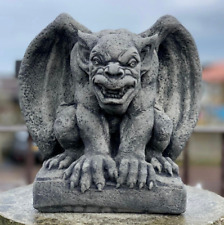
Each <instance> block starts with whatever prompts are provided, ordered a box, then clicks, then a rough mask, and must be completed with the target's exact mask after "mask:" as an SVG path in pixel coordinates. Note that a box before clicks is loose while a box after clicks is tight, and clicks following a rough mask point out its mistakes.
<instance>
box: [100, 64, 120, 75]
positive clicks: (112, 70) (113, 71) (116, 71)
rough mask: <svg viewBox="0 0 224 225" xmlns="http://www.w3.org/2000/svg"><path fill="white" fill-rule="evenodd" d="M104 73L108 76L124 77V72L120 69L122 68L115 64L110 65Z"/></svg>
mask: <svg viewBox="0 0 224 225" xmlns="http://www.w3.org/2000/svg"><path fill="white" fill-rule="evenodd" d="M104 73H105V74H106V75H107V76H122V75H124V70H123V69H122V68H120V66H119V65H117V64H116V63H113V64H109V65H108V66H107V67H106V68H105V70H104Z"/></svg>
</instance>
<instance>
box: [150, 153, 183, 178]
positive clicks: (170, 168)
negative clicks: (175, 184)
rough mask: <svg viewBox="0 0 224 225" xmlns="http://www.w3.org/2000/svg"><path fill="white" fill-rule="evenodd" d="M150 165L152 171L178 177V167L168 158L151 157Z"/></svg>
mask: <svg viewBox="0 0 224 225" xmlns="http://www.w3.org/2000/svg"><path fill="white" fill-rule="evenodd" d="M151 164H152V165H153V167H154V169H155V170H156V171H157V172H158V173H161V172H162V171H163V172H164V173H166V174H168V175H170V176H173V175H174V174H175V175H179V167H178V165H177V164H176V163H175V162H173V161H172V159H171V158H169V157H163V156H156V157H152V159H151Z"/></svg>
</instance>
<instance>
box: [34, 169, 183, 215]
mask: <svg viewBox="0 0 224 225" xmlns="http://www.w3.org/2000/svg"><path fill="white" fill-rule="evenodd" d="M33 205H34V208H36V209H38V210H39V211H41V212H81V213H82V212H129V213H132V212H134V213H167V214H180V213H183V212H184V211H185V209H186V190H185V188H184V185H183V183H182V181H181V180H180V178H178V177H165V176H157V179H156V186H155V187H153V188H152V189H151V190H148V189H147V188H142V189H138V188H137V187H136V188H133V189H130V188H128V187H120V188H116V187H115V184H114V183H107V185H106V186H105V187H104V189H103V190H102V191H98V190H97V189H96V188H95V187H94V186H93V187H91V188H90V190H88V191H86V192H85V193H81V191H80V189H79V188H74V189H70V188H69V184H68V182H67V181H65V180H63V179H62V171H61V170H58V171H56V170H55V171H54V170H53V171H48V170H46V169H44V168H42V169H41V170H40V172H39V173H38V175H37V177H36V180H35V182H34V187H33Z"/></svg>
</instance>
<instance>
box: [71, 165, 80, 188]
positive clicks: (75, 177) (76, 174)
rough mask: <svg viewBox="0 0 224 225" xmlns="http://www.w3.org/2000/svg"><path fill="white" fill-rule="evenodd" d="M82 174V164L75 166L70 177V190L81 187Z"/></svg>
mask: <svg viewBox="0 0 224 225" xmlns="http://www.w3.org/2000/svg"><path fill="white" fill-rule="evenodd" d="M80 173H81V164H80V163H77V164H76V165H75V166H74V169H73V171H72V175H71V177H70V188H74V187H76V186H78V185H79V180H80Z"/></svg>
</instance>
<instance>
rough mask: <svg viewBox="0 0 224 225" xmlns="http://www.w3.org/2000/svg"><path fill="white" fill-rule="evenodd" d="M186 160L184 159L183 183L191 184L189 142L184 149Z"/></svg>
mask: <svg viewBox="0 0 224 225" xmlns="http://www.w3.org/2000/svg"><path fill="white" fill-rule="evenodd" d="M183 153H184V156H183V157H184V158H183V183H184V184H188V183H189V141H188V142H187V143H186V146H185V148H184V152H183Z"/></svg>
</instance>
